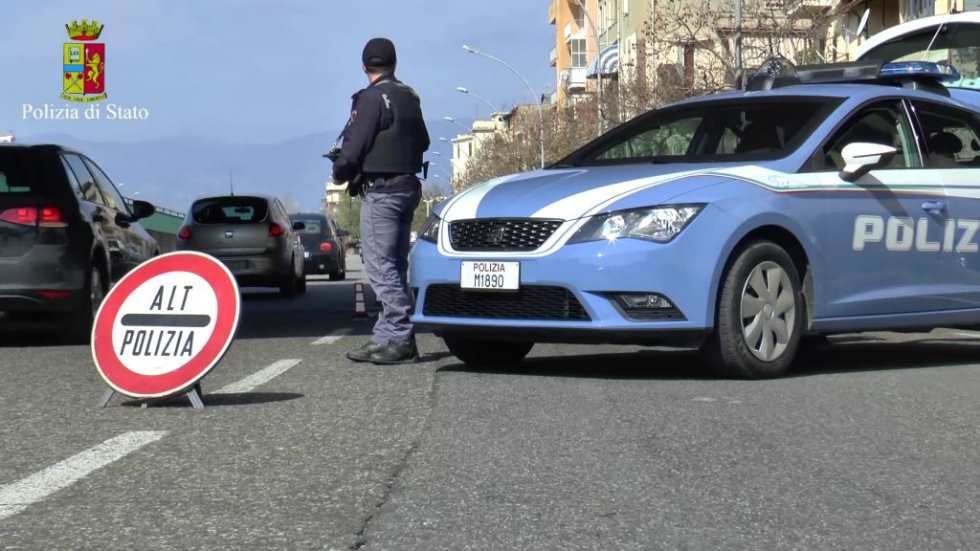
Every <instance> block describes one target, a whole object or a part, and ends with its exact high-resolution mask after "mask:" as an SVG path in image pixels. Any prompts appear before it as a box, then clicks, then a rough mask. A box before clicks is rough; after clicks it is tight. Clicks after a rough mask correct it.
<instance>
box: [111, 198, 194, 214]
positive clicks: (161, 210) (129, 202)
mask: <svg viewBox="0 0 980 551" xmlns="http://www.w3.org/2000/svg"><path fill="white" fill-rule="evenodd" d="M125 199H126V204H127V205H130V206H132V205H133V198H132V197H126V198H125ZM154 208H155V209H156V211H157V212H158V213H160V214H166V215H167V216H173V217H176V218H180V219H183V218H184V216H186V213H183V212H178V211H175V210H172V209H168V208H166V207H158V206H156V205H154Z"/></svg>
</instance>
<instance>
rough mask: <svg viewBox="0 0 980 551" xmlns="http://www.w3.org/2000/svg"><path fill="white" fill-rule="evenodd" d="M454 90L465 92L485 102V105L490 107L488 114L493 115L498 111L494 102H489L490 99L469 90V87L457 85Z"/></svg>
mask: <svg viewBox="0 0 980 551" xmlns="http://www.w3.org/2000/svg"><path fill="white" fill-rule="evenodd" d="M456 91H457V92H459V93H460V94H466V95H468V96H473V97H474V98H476V99H478V100H480V101H482V102H483V103H485V104H487V106H488V107H489V108H490V114H491V115H493V114H494V113H496V112H497V111H498V109H497V107H496V106H494V104H492V103H490V100H488V99H487V98H485V97H483V96H481V95H480V94H477V93H476V92H474V91H472V90H470V89H469V88H466V87H464V86H457V87H456Z"/></svg>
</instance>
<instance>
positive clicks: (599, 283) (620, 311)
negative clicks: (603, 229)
mask: <svg viewBox="0 0 980 551" xmlns="http://www.w3.org/2000/svg"><path fill="white" fill-rule="evenodd" d="M709 229H710V225H708V224H692V225H691V226H690V227H689V228H687V229H686V230H685V232H684V233H682V234H681V235H680V236H678V237H677V238H676V239H675V240H674V241H672V242H670V243H666V244H661V243H654V242H650V241H645V240H640V239H620V240H618V241H614V242H607V241H593V242H586V243H577V244H573V245H565V246H564V247H562V248H561V249H559V250H558V251H557V252H555V253H553V254H550V255H547V256H543V257H526V258H523V257H516V258H515V257H508V258H495V257H494V256H493V254H489V253H488V254H487V255H486V256H485V257H484V256H481V257H479V258H473V257H471V256H467V257H466V258H463V257H454V256H449V255H445V254H443V253H442V252H440V250H439V248H438V247H437V246H436V245H435V244H433V243H431V242H427V241H419V242H418V243H417V244H416V245H415V248H414V249H413V252H412V259H411V263H410V266H411V271H410V277H409V279H410V282H411V286H412V287H413V290H414V291H415V292H416V294H417V304H416V308H415V313H414V315H413V316H412V322H413V323H415V324H418V325H420V326H423V327H427V328H430V329H432V330H434V331H436V332H437V333H442V334H448V333H465V334H467V335H472V336H480V337H485V338H499V339H515V340H533V341H536V342H610V343H637V344H650V343H666V342H675V341H680V342H688V343H696V342H697V341H698V340H699V339H700V338H701V337H703V336H704V335H705V334H707V333H708V332H710V331H711V329H712V327H713V325H714V323H713V322H714V315H713V314H712V312H713V309H714V302H713V297H714V293H713V291H712V290H713V289H715V288H716V279H717V277H718V275H717V271H718V270H717V269H716V263H717V259H718V258H719V254H718V252H715V253H713V254H712V253H711V252H709V250H710V249H711V248H714V247H717V248H718V249H720V248H721V246H720V243H719V242H718V241H719V240H720V239H721V237H720V236H719V235H718V234H717V233H715V234H714V235H711V232H710V231H709ZM706 240H707V241H708V242H710V243H711V244H710V245H708V246H707V247H706V246H705V245H706V243H705V241H706ZM693 251H697V254H692V252H693ZM463 260H487V261H519V262H520V263H521V267H520V290H519V291H516V292H510V293H511V294H510V297H511V298H510V299H508V298H506V293H508V292H507V291H463V290H462V289H460V275H461V262H462V261H463ZM564 293H567V294H564ZM491 295H492V296H491ZM647 295H650V296H653V295H655V296H659V297H661V298H663V299H666V300H667V301H669V304H670V305H671V306H672V307H673V308H671V309H661V310H660V311H652V310H647V311H637V310H631V309H629V306H630V304H631V303H630V302H629V301H627V300H624V298H623V297H625V296H647ZM633 305H634V306H635V304H633Z"/></svg>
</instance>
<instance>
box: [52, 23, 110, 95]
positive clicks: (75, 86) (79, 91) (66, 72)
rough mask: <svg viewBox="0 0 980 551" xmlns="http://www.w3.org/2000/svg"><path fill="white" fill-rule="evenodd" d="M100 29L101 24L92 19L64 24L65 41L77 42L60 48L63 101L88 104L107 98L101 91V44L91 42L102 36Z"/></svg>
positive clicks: (102, 54)
mask: <svg viewBox="0 0 980 551" xmlns="http://www.w3.org/2000/svg"><path fill="white" fill-rule="evenodd" d="M103 28H104V25H101V24H100V23H99V22H98V21H95V20H94V19H93V20H92V21H89V20H87V19H82V21H81V22H78V21H72V22H71V23H68V24H67V25H65V30H66V31H68V38H70V39H72V40H77V41H78V42H68V43H66V44H65V45H64V67H63V72H62V77H63V87H62V92H61V97H62V98H63V99H66V100H68V101H75V102H80V103H88V102H93V101H102V100H104V99H106V97H108V96H107V95H106V91H105V44H104V43H101V42H94V41H95V40H98V39H99V36H101V35H102V29H103Z"/></svg>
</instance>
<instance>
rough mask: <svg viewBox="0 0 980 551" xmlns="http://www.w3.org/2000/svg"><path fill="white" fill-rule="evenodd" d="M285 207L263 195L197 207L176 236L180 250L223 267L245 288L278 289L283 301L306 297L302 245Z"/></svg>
mask: <svg viewBox="0 0 980 551" xmlns="http://www.w3.org/2000/svg"><path fill="white" fill-rule="evenodd" d="M303 228H304V224H303V223H302V222H291V221H290V220H289V215H288V214H287V212H286V209H285V207H284V206H283V205H282V202H281V201H279V199H276V198H275V197H267V196H262V195H248V196H245V195H242V196H239V195H229V196H222V197H206V198H203V199H198V200H197V201H194V204H193V205H191V208H190V209H189V211H188V213H187V218H186V219H185V220H184V226H183V227H182V228H181V229H180V232H179V233H178V234H177V249H178V250H184V251H200V252H203V253H207V254H210V255H211V256H214V257H216V258H217V259H218V260H220V261H221V262H223V263H224V264H225V265H226V266H228V269H229V270H231V272H232V273H233V274H234V275H235V279H237V280H238V284H239V285H241V286H244V287H279V289H280V292H281V293H282V294H283V295H285V296H295V295H298V294H301V293H303V292H305V291H306V278H305V275H304V273H303V256H304V255H303V252H304V251H303V245H302V243H301V242H300V239H299V236H298V235H297V233H296V232H297V231H301V230H302V229H303Z"/></svg>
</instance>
